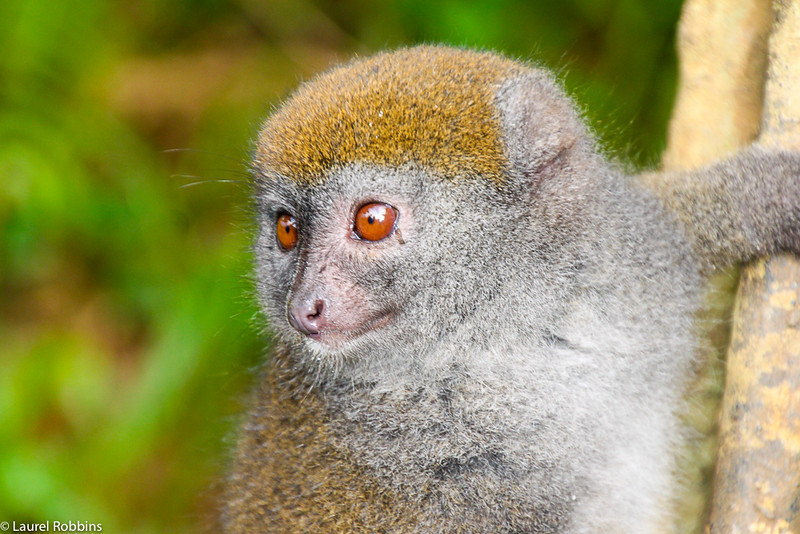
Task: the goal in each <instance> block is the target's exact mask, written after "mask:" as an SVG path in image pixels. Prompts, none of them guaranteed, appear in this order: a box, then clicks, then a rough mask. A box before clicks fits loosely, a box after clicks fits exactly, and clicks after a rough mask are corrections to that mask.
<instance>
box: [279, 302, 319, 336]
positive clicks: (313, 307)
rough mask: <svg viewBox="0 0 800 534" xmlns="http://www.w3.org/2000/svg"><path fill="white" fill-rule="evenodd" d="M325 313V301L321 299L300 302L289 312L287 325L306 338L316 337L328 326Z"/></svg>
mask: <svg viewBox="0 0 800 534" xmlns="http://www.w3.org/2000/svg"><path fill="white" fill-rule="evenodd" d="M325 312H326V310H325V301H324V300H322V299H316V300H313V301H311V300H308V301H305V302H300V303H298V304H294V305H292V307H291V309H290V310H289V324H291V325H292V326H293V327H294V328H295V329H296V330H297V331H299V332H302V333H303V334H305V335H307V336H311V337H318V336H319V333H320V332H321V331H322V330H323V329H324V328H325V327H326V326H327V324H328V321H327V319H326V313H325Z"/></svg>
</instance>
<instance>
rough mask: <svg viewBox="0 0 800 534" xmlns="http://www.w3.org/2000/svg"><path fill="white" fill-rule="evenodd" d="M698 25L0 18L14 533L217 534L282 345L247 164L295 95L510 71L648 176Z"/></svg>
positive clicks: (337, 8) (132, 11)
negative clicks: (376, 78) (566, 102)
mask: <svg viewBox="0 0 800 534" xmlns="http://www.w3.org/2000/svg"><path fill="white" fill-rule="evenodd" d="M679 10H680V6H679V2H678V1H677V0H672V1H664V2H655V3H654V2H649V1H648V0H616V1H612V0H565V1H561V2H552V1H549V0H533V1H528V2H523V1H516V0H498V1H486V0H485V1H458V2H456V1H454V0H448V1H442V2H423V1H421V0H409V1H400V0H389V1H385V2H374V1H366V0H342V1H334V0H328V1H322V0H320V1H311V0H297V1H289V0H274V1H257V0H172V1H170V2H163V1H161V0H143V1H140V2H135V3H134V2H124V1H121V0H117V1H105V0H70V1H69V2H53V1H52V0H11V1H10V2H2V3H0V50H2V51H3V53H2V54H0V521H4V520H8V521H12V520H13V521H17V522H37V521H46V520H51V521H53V520H73V521H90V522H93V523H102V524H103V526H104V532H131V533H149V532H196V531H199V530H202V529H203V528H209V527H207V525H208V524H213V515H214V514H213V511H214V502H215V497H216V495H217V494H218V489H217V488H218V481H219V480H220V477H221V476H222V474H221V473H223V472H224V463H225V457H226V455H225V454H226V450H227V449H228V448H229V447H230V446H231V439H230V438H229V437H226V436H230V435H231V433H232V431H233V428H234V427H235V420H236V417H235V415H236V414H237V413H239V412H240V411H241V409H242V399H244V398H246V393H245V392H246V390H247V388H248V385H249V384H250V383H251V381H252V369H253V368H254V367H255V366H257V365H258V363H259V362H260V361H262V360H263V359H264V354H265V353H266V347H267V346H268V344H269V340H268V336H267V335H265V334H262V333H261V331H262V330H261V329H262V326H263V325H262V320H261V319H260V318H259V317H258V314H257V311H256V304H255V299H254V298H253V295H252V293H253V290H252V286H251V282H250V279H249V275H248V272H249V269H250V267H249V263H250V259H249V255H248V242H249V239H250V235H251V233H252V225H251V222H250V219H251V216H250V214H249V213H248V211H247V204H248V188H247V156H248V152H249V146H250V142H251V139H252V138H253V136H254V135H255V132H256V131H257V128H258V124H259V121H260V120H262V119H263V117H264V116H266V115H267V114H268V113H269V110H270V107H271V106H272V105H274V104H275V103H276V102H278V101H279V100H280V98H282V97H284V96H285V95H286V94H287V93H288V92H289V91H290V90H291V88H292V87H293V86H295V85H296V84H297V83H298V82H299V81H300V80H302V79H304V78H307V77H308V76H311V75H312V74H313V73H314V72H317V71H319V70H322V69H324V68H326V67H327V66H329V65H331V64H332V63H334V62H336V61H340V60H343V59H345V58H347V57H348V56H350V55H352V54H355V53H358V54H366V53H370V52H372V51H375V50H378V49H382V48H387V47H396V46H401V45H405V44H413V43H419V42H447V43H451V44H456V45H468V46H475V47H483V48H491V49H497V50H501V51H504V52H506V53H508V54H510V55H512V56H516V57H521V58H524V59H532V60H535V61H538V62H541V63H543V64H545V65H547V66H550V67H552V68H554V69H556V70H558V71H559V72H560V73H561V76H562V78H563V79H564V81H565V84H566V86H567V87H568V89H569V91H570V92H571V93H572V94H574V95H575V96H576V97H577V98H578V100H579V101H580V102H581V104H582V106H583V107H584V109H586V110H587V118H588V120H589V121H590V122H591V123H592V125H593V126H594V127H595V128H597V129H598V131H599V133H600V136H601V139H602V141H603V143H604V145H605V146H606V147H607V148H608V151H609V152H610V153H611V154H614V155H617V156H619V157H620V158H622V159H624V160H626V161H631V162H633V164H635V165H652V164H654V163H657V161H658V154H659V152H660V151H661V149H662V147H663V145H664V132H665V125H666V120H667V117H668V114H669V111H670V106H671V102H672V99H673V93H674V87H675V58H674V51H673V36H674V33H675V24H676V20H677V17H678V14H679ZM176 149H177V150H176ZM211 528H212V529H213V527H211Z"/></svg>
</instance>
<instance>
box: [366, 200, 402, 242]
mask: <svg viewBox="0 0 800 534" xmlns="http://www.w3.org/2000/svg"><path fill="white" fill-rule="evenodd" d="M396 218H397V212H395V211H394V208H393V207H391V206H390V205H388V204H383V203H382V202H372V203H370V204H365V205H363V206H361V207H360V208H359V209H358V213H356V234H358V237H360V238H361V239H366V240H367V241H380V240H381V239H383V238H385V237H386V236H388V235H389V234H391V233H392V230H394V221H395V219H396Z"/></svg>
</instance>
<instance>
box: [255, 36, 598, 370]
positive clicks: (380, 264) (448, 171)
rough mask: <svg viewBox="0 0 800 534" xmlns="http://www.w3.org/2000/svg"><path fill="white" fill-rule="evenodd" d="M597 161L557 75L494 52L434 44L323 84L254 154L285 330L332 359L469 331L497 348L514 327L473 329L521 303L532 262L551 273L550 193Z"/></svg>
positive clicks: (267, 302) (268, 300)
mask: <svg viewBox="0 0 800 534" xmlns="http://www.w3.org/2000/svg"><path fill="white" fill-rule="evenodd" d="M592 151H593V142H592V140H591V137H590V136H589V135H588V134H587V133H586V132H585V129H584V127H583V124H582V122H581V120H580V118H579V116H578V114H577V113H576V112H575V110H574V108H573V106H572V103H571V102H570V100H569V99H568V98H567V97H566V96H565V95H564V94H563V92H562V90H561V89H560V88H559V87H558V85H557V84H556V83H555V81H554V80H553V79H552V77H551V76H550V75H549V74H547V73H546V72H544V71H542V70H539V69H535V68H531V67H528V66H526V65H524V64H521V63H517V62H515V61H512V60H509V59H507V58H504V57H501V56H498V55H495V54H492V53H485V52H473V51H467V50H461V49H453V48H445V47H434V46H422V47H417V48H410V49H403V50H399V51H396V52H391V53H384V54H380V55H377V56H375V57H372V58H367V59H363V60H356V61H354V62H352V63H349V64H347V65H344V66H342V67H338V68H335V69H333V70H331V71H329V72H327V73H324V74H322V75H320V76H318V77H316V78H315V79H313V80H311V81H310V82H308V83H306V84H304V85H303V86H302V87H301V88H300V89H298V91H297V92H296V93H295V94H294V95H293V96H292V97H290V98H289V99H288V101H286V102H285V103H284V104H283V105H282V106H281V107H280V108H279V109H278V110H277V112H276V113H275V114H274V115H273V116H272V117H271V118H270V119H269V120H268V121H267V122H266V124H265V125H264V127H263V129H262V131H261V133H260V135H259V138H258V142H257V145H256V150H255V157H254V162H253V169H254V174H255V176H256V180H257V208H258V218H259V222H260V236H259V239H258V244H257V247H256V259H257V264H258V279H259V287H260V292H261V297H262V303H263V306H264V308H265V310H266V312H267V315H268V316H269V318H270V320H271V323H272V326H273V328H274V329H276V330H277V331H278V333H279V334H280V335H281V336H282V337H283V338H284V339H285V340H287V341H288V342H297V343H305V344H307V345H308V346H309V347H310V348H311V349H312V352H313V353H315V354H318V355H321V356H323V355H330V354H341V355H348V354H349V355H357V354H365V353H367V352H369V351H373V352H376V351H377V352H380V351H379V350H378V349H379V348H380V347H397V346H398V341H401V342H402V343H401V344H404V345H403V346H409V347H410V346H417V345H419V344H424V345H426V346H430V345H432V344H435V343H437V342H439V341H440V340H442V339H443V338H446V337H447V336H449V335H452V334H454V333H456V332H458V331H459V329H462V328H463V327H464V326H465V325H466V324H467V323H469V324H468V326H469V328H470V329H471V330H472V331H473V332H474V335H473V337H474V338H476V339H478V340H480V338H481V336H482V335H483V337H484V338H485V337H486V335H488V334H489V331H490V330H492V329H494V328H496V324H502V323H497V322H495V324H486V332H483V330H482V328H481V325H480V324H473V323H474V321H473V323H470V322H469V319H470V318H475V319H479V318H481V317H484V316H485V315H486V310H487V309H488V307H490V306H492V304H491V301H492V299H495V298H504V299H509V298H511V299H514V298H517V297H519V300H520V302H523V301H524V300H525V299H523V298H521V296H519V295H518V296H517V297H515V296H514V294H513V291H511V292H509V291H510V290H512V289H513V288H514V280H515V278H516V277H515V275H514V272H515V270H517V271H518V270H519V269H520V268H521V265H520V262H522V261H524V262H534V263H533V264H531V265H529V266H528V267H527V268H528V269H529V270H531V271H532V272H533V271H536V270H537V269H540V270H542V271H543V272H544V271H546V270H547V266H546V263H547V261H548V259H547V254H548V253H549V252H551V251H552V249H553V247H554V245H555V243H553V242H552V236H550V237H548V238H547V239H543V238H540V237H537V235H536V228H537V225H546V224H553V221H552V220H550V221H548V220H534V219H537V218H539V219H541V218H542V217H539V215H538V212H539V211H542V210H544V209H545V208H544V207H543V205H542V202H544V201H543V200H541V199H540V197H541V195H540V193H541V191H543V190H556V189H559V188H563V183H566V182H564V178H563V177H564V176H566V175H568V174H569V169H570V166H571V165H572V164H573V162H574V161H575V159H576V157H577V156H575V155H574V154H576V153H580V154H583V155H582V156H580V158H585V155H586V154H591V153H592ZM544 182H548V183H547V184H546V185H543V184H544ZM560 182H563V183H560ZM570 194H571V193H568V194H566V195H562V197H564V198H567V197H569V195H570ZM537 206H538V207H537ZM556 211H557V210H556ZM554 213H555V212H554ZM544 219H547V217H544ZM536 262H538V265H537V264H536ZM544 278H546V277H544ZM544 278H543V279H542V280H543V282H542V283H544ZM514 290H516V291H528V290H533V288H528V289H527V290H526V289H522V288H520V289H514ZM544 305H545V303H542V306H544ZM523 306H527V305H523ZM503 309H508V307H506V306H503ZM521 313H523V314H525V315H526V317H518V318H517V317H508V318H506V320H505V322H506V323H507V322H514V321H516V320H520V321H522V322H525V321H528V319H529V317H528V316H529V315H531V314H533V315H535V311H534V310H522V311H521ZM400 317H408V318H410V320H399V318H400ZM528 322H529V321H528ZM484 334H485V335H484Z"/></svg>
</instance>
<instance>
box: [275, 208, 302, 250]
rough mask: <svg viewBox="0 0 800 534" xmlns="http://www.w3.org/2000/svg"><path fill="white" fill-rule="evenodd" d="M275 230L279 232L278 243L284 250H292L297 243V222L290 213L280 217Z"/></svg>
mask: <svg viewBox="0 0 800 534" xmlns="http://www.w3.org/2000/svg"><path fill="white" fill-rule="evenodd" d="M275 232H276V233H277V234H278V243H280V244H281V246H282V247H283V249H284V250H292V249H293V248H294V246H295V245H296V244H297V223H296V222H295V220H294V217H292V216H291V215H289V214H288V213H284V214H283V215H281V216H280V217H278V224H277V225H276V228H275Z"/></svg>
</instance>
